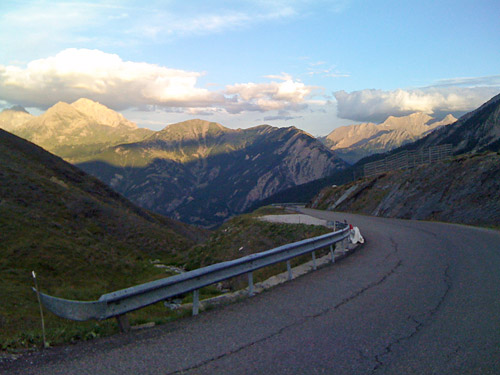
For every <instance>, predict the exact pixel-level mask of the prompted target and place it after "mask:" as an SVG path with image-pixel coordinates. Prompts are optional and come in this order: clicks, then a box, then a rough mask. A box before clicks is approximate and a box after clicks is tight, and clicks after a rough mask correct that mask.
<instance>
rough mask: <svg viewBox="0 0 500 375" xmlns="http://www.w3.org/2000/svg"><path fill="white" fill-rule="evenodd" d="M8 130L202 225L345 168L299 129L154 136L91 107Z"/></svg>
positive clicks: (78, 105) (177, 128)
mask: <svg viewBox="0 0 500 375" xmlns="http://www.w3.org/2000/svg"><path fill="white" fill-rule="evenodd" d="M4 116H5V118H6V122H7V116H6V115H4ZM0 118H1V116H0ZM4 127H8V128H13V129H14V128H15V129H14V130H13V132H14V133H15V134H17V135H19V136H21V137H23V138H25V139H27V140H30V141H32V142H34V143H36V144H38V145H39V146H41V147H43V148H45V149H46V150H49V151H50V152H52V153H54V154H56V155H58V156H61V157H62V158H64V159H65V160H66V161H69V162H71V163H74V164H78V165H80V166H81V167H82V168H84V169H85V170H86V171H88V172H90V173H91V174H93V175H95V176H97V177H98V178H100V179H101V180H102V181H104V182H106V183H107V184H109V185H111V186H112V187H113V188H114V189H116V190H118V191H119V192H121V193H123V194H124V195H126V196H127V197H128V198H130V199H131V200H133V201H134V202H135V203H137V204H139V205H141V206H142V207H146V208H149V209H151V210H154V211H156V212H160V213H162V214H166V215H169V216H171V217H174V218H177V219H181V220H183V221H186V222H190V223H197V224H201V225H211V224H214V223H218V222H222V221H223V220H224V219H225V218H227V217H229V216H231V215H233V214H235V213H239V212H243V211H244V210H245V209H246V208H248V207H249V206H250V205H251V204H252V203H254V202H256V201H258V200H260V199H263V198H265V197H267V196H269V195H271V194H274V193H275V192H278V191H280V190H283V189H286V188H288V187H291V186H295V185H297V184H302V183H305V182H308V181H312V180H315V179H318V178H321V177H324V176H327V175H329V174H331V173H333V172H334V171H335V170H339V169H342V168H344V167H345V166H346V164H345V163H344V162H343V161H342V160H340V159H339V158H337V157H336V156H335V154H334V153H333V152H332V151H330V150H329V149H328V148H326V147H325V146H324V145H322V144H321V142H319V141H318V140H316V139H315V138H313V137H312V136H310V135H308V134H306V133H305V132H302V131H300V130H298V129H296V128H287V129H278V128H274V127H271V126H267V125H262V126H257V127H254V128H251V129H244V130H242V129H238V130H233V129H228V128H225V127H223V126H222V125H220V124H216V123H210V122H208V121H203V120H190V121H186V122H183V123H179V124H173V125H170V126H167V127H166V128H165V129H164V130H162V131H158V132H154V131H151V130H147V129H139V128H137V126H136V125H135V124H134V123H132V122H130V121H128V120H126V119H125V118H124V117H123V116H122V115H120V114H119V113H117V112H114V111H112V110H110V109H109V108H107V107H105V106H103V105H101V104H99V103H96V102H93V101H91V100H88V99H79V100H77V101H76V102H74V103H72V104H67V103H63V102H60V103H57V104H56V105H54V106H53V107H51V108H49V109H48V110H47V112H45V113H44V114H42V115H41V116H38V117H29V118H28V119H27V121H26V122H23V123H22V124H20V125H16V126H14V125H12V123H8V124H7V125H5V126H4Z"/></svg>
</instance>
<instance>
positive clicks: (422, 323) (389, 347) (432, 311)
mask: <svg viewBox="0 0 500 375" xmlns="http://www.w3.org/2000/svg"><path fill="white" fill-rule="evenodd" d="M449 269H450V266H449V265H446V268H445V270H444V283H445V285H446V289H445V291H444V293H443V295H442V296H441V297H440V299H439V301H438V302H437V304H436V306H434V307H433V308H432V309H430V310H429V311H428V312H427V313H426V315H427V317H426V318H425V319H424V320H423V321H419V320H417V319H416V318H415V317H413V316H411V315H410V316H409V317H408V320H413V322H414V323H415V324H416V325H415V329H414V330H413V331H412V332H411V333H410V334H409V335H406V336H402V337H399V338H397V339H396V340H394V341H392V342H390V343H389V344H388V345H387V346H386V347H385V348H384V351H383V352H382V353H379V354H377V355H375V362H376V363H377V364H376V365H375V366H374V367H373V369H372V372H371V373H372V374H374V373H375V372H377V370H379V369H380V368H381V367H382V366H384V362H383V361H382V359H381V357H382V356H386V355H388V354H391V353H392V348H393V347H394V346H395V345H398V344H400V343H401V342H403V341H406V340H410V339H411V338H413V337H414V336H415V335H416V334H417V333H419V332H420V331H421V330H422V329H423V328H424V326H425V325H426V324H427V323H428V322H429V321H430V319H431V318H432V317H433V316H434V315H435V314H436V313H437V312H438V311H439V309H440V308H441V305H442V304H443V302H444V300H445V299H446V296H447V295H448V293H449V291H450V290H451V287H452V283H451V278H450V275H449V273H448V271H449Z"/></svg>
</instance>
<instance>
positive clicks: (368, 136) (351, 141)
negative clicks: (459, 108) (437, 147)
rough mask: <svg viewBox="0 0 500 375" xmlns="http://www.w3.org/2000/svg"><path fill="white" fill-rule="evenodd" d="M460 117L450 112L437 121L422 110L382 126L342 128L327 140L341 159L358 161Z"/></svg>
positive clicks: (414, 138) (390, 119)
mask: <svg viewBox="0 0 500 375" xmlns="http://www.w3.org/2000/svg"><path fill="white" fill-rule="evenodd" d="M456 120H457V119H456V118H455V117H453V115H447V116H446V117H445V118H444V119H442V120H441V121H437V120H436V119H434V118H432V117H431V116H429V115H427V114H425V113H420V112H417V113H413V114H411V115H408V116H403V117H394V116H389V117H388V118H387V119H386V120H385V121H384V122H383V123H381V124H378V125H377V124H374V123H363V124H358V125H348V126H342V127H339V128H337V129H335V130H333V131H332V132H331V133H330V134H328V135H327V136H326V138H325V139H324V142H325V144H326V145H327V146H328V147H330V148H331V149H332V150H334V151H335V152H336V153H337V154H338V155H339V156H340V157H341V158H343V159H344V160H346V161H347V162H349V163H351V164H354V163H356V162H357V161H358V160H360V159H362V158H363V157H366V156H369V155H371V154H376V153H381V152H387V151H390V150H392V149H394V148H397V147H399V146H402V145H404V144H407V143H410V142H413V141H415V140H417V139H419V138H422V137H423V136H425V135H427V134H428V133H430V132H432V131H434V130H436V129H438V128H440V127H443V126H446V125H449V124H452V123H454V122H455V121H456Z"/></svg>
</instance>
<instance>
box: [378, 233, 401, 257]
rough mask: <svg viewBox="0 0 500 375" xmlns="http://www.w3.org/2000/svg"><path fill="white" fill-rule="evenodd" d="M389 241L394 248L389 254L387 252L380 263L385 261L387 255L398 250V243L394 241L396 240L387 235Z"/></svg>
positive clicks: (389, 255)
mask: <svg viewBox="0 0 500 375" xmlns="http://www.w3.org/2000/svg"><path fill="white" fill-rule="evenodd" d="M389 241H391V245H392V248H393V249H394V250H393V251H391V252H390V253H389V254H387V255H386V256H385V258H384V259H383V260H382V262H381V263H383V262H385V261H386V260H387V259H389V257H391V256H392V255H394V254H396V253H397V252H398V251H399V247H398V244H397V243H396V241H394V238H392V237H389Z"/></svg>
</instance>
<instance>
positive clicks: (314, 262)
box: [312, 251, 317, 271]
mask: <svg viewBox="0 0 500 375" xmlns="http://www.w3.org/2000/svg"><path fill="white" fill-rule="evenodd" d="M312 258H313V270H315V271H316V268H317V267H316V252H315V251H313V252H312Z"/></svg>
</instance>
